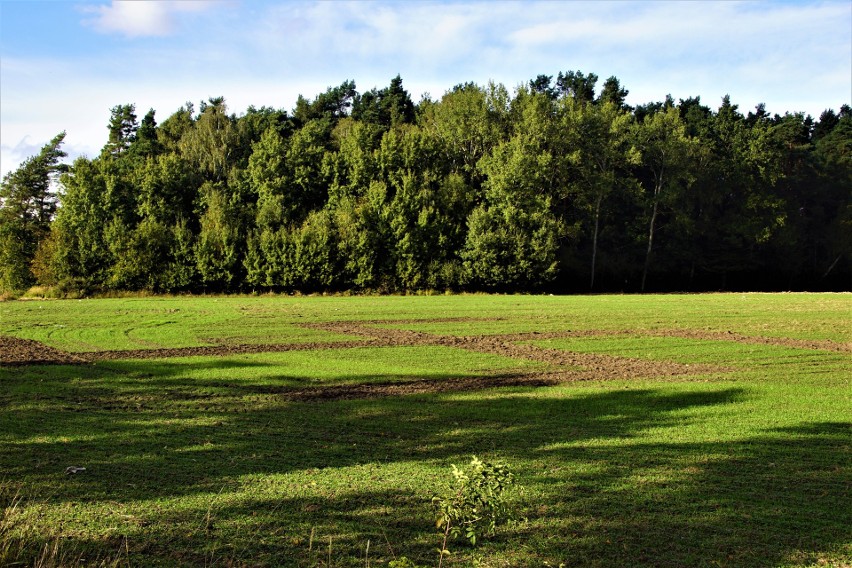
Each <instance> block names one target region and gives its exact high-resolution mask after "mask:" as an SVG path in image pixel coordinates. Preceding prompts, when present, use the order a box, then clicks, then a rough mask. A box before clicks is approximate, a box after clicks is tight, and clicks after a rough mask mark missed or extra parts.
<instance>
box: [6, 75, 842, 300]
mask: <svg viewBox="0 0 852 568" xmlns="http://www.w3.org/2000/svg"><path fill="white" fill-rule="evenodd" d="M554 77H555V78H554ZM627 94H628V90H627V89H626V88H625V87H624V86H623V85H622V84H621V83H620V81H619V80H618V79H617V78H616V77H609V78H608V79H607V80H606V81H605V82H604V83H603V85H601V86H600V89H599V90H598V76H597V75H596V74H594V73H584V72H582V71H578V70H576V71H567V72H562V71H560V72H558V73H556V75H555V76H554V75H546V74H541V75H538V76H536V77H535V78H532V79H530V80H529V81H527V82H524V83H522V85H521V86H520V87H518V88H517V89H516V90H515V91H514V92H510V91H509V90H508V89H506V88H505V87H504V86H503V85H496V84H493V83H491V84H488V85H477V84H474V83H464V84H460V85H457V86H455V87H453V88H451V89H449V90H447V92H446V93H444V94H443V96H441V97H440V98H438V99H432V98H430V97H428V96H427V97H424V98H423V99H422V100H420V101H419V102H417V103H414V102H413V101H412V99H411V97H410V95H409V93H408V91H407V90H406V89H405V88H404V86H403V80H402V78H401V77H400V76H396V77H394V78H393V79H391V81H390V83H389V84H388V85H387V86H385V87H381V88H379V87H376V88H372V89H370V90H367V91H364V92H359V91H358V90H357V88H356V85H355V82H354V81H352V80H346V81H344V82H342V83H341V84H340V85H339V86H336V87H330V88H328V89H327V90H326V91H325V92H323V93H320V94H318V95H316V96H315V97H314V98H313V99H308V98H305V97H303V96H300V97H299V99H298V101H297V102H296V106H295V108H294V109H292V110H291V111H286V110H283V109H273V108H266V107H264V108H260V109H257V108H255V107H249V109H247V111H246V112H245V113H243V114H241V115H236V114H233V113H231V112H230V111H229V109H228V107H227V105H226V101H225V99H224V98H222V97H215V98H210V99H208V100H207V101H202V102H201V103H200V104H199V105H198V111H197V112H196V107H195V105H193V104H192V103H186V104H185V105H184V106H182V107H181V108H179V109H177V110H176V111H175V112H174V113H173V114H172V115H170V116H168V117H166V118H165V120H162V121H161V122H159V123H158V121H157V119H156V116H157V115H156V112H155V110H154V109H150V110H149V111H148V112H147V113H146V114H145V115H144V117H143V118H142V121H141V122H139V121H138V118H137V114H136V107H135V105H134V104H128V103H124V104H119V105H117V106H115V107H113V108H112V109H111V116H110V120H109V123H108V124H107V125H106V126H107V133H108V136H107V137H106V141H105V144H104V147H103V151H102V152H101V153H100V154H99V155H97V156H95V157H92V158H88V157H81V158H78V159H76V160H75V161H74V163H73V164H71V165H70V166H64V165H62V164H61V159H62V158H63V157H65V153H64V152H63V151H62V150H61V145H62V142H63V139H64V133H62V134H59V135H58V136H56V137H55V138H54V139H53V140H51V141H50V143H48V144H47V145H46V146H45V147H44V148H43V149H42V150H41V151H40V152H39V153H38V154H37V155H36V156H33V157H31V158H29V159H28V160H27V161H25V162H24V163H23V164H22V165H21V166H20V167H19V168H18V169H17V170H15V171H14V172H11V173H10V174H8V175H7V176H5V177H4V179H3V181H2V188H0V222H1V223H2V225H0V289H4V290H21V289H25V288H26V287H28V286H31V285H33V284H36V283H39V284H44V285H52V286H57V287H59V289H61V290H77V291H83V292H97V291H109V290H150V291H154V292H203V291H215V292H235V291H292V290H300V291H306V292H308V291H325V290H377V291H388V292H390V291H416V290H425V289H437V290H444V289H450V290H497V291H534V290H547V291H556V292H581V291H645V290H648V291H650V290H657V291H659V290H726V289H727V290H732V289H736V290H780V289H813V290H849V289H852V109H850V107H849V105H848V104H843V105H842V106H840V107H839V110H836V111H835V110H833V109H826V110H825V111H824V112H823V113H821V115H820V116H819V117H818V118H817V119H814V118H813V117H810V116H806V115H804V114H802V113H797V112H785V113H784V114H774V115H770V113H769V112H768V111H767V109H766V108H765V107H764V105H758V107H756V108H755V109H754V111H752V112H749V113H747V115H743V114H742V113H741V112H740V110H739V108H738V106H737V105H736V104H734V103H733V102H732V101H731V100H730V98H729V97H727V96H725V97H723V98H721V100H720V104H719V106H718V108H715V109H713V108H711V107H710V106H707V105H705V104H703V102H702V101H701V99H700V97H690V98H687V99H681V100H680V101H677V102H676V101H675V100H674V99H673V98H672V97H667V98H666V100H664V101H651V102H648V103H646V104H641V105H638V106H636V107H635V108H632V107H630V106H628V105H627V104H626V102H625V100H626V97H627Z"/></svg>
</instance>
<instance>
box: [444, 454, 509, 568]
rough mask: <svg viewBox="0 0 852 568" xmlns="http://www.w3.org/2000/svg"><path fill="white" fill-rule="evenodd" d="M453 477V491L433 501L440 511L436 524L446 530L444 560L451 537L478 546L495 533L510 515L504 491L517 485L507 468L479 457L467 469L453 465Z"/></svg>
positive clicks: (474, 457) (474, 458)
mask: <svg viewBox="0 0 852 568" xmlns="http://www.w3.org/2000/svg"><path fill="white" fill-rule="evenodd" d="M453 478H454V483H453V486H452V488H451V490H450V492H449V493H448V494H447V495H444V496H442V497H434V498H433V499H432V504H433V505H434V506H435V508H436V509H437V511H438V520H437V523H436V525H437V527H438V528H440V529H443V530H444V546H443V547H442V549H441V551H440V553H441V556H442V557H443V556H444V555H445V554H447V550H446V542H447V537H448V536H452V537H453V538H459V537H464V538H465V539H466V540H468V541H469V542H470V543H471V544H472V545H475V544H476V541H477V539H478V538H480V537H481V536H485V535H491V534H494V531H495V529H496V528H497V524H498V523H500V522H502V521H504V520H506V519H507V518H508V516H509V509H508V506H507V504H506V498H505V492H506V489H507V488H508V487H510V486H511V485H513V484H514V482H515V476H514V475H513V474H512V472H511V471H510V470H509V467H508V466H507V465H505V464H502V463H499V462H484V461H482V460H480V459H479V458H477V457H476V456H473V459H472V460H471V462H470V465H469V466H468V467H467V468H465V469H461V468H458V467H456V466H455V465H453Z"/></svg>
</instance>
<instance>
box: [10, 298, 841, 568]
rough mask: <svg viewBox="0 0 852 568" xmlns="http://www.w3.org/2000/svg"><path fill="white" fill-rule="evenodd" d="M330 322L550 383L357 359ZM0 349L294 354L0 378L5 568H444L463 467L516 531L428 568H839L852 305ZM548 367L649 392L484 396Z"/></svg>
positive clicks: (33, 315)
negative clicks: (499, 474)
mask: <svg viewBox="0 0 852 568" xmlns="http://www.w3.org/2000/svg"><path fill="white" fill-rule="evenodd" d="M334 322H361V325H362V326H364V327H367V328H374V329H377V330H390V331H394V330H395V331H408V332H420V333H421V334H429V335H428V337H462V336H484V337H486V338H496V339H495V341H496V342H497V343H499V342H501V341H505V342H506V343H507V344H512V345H517V346H522V347H527V348H530V349H533V348H535V349H539V350H541V352H542V353H546V354H550V355H549V356H550V359H546V358H545V359H539V360H536V359H531V358H523V357H517V356H509V355H506V354H500V353H497V352H484V351H482V350H479V351H477V350H473V349H465V348H462V347H461V346H454V345H451V344H441V343H439V342H436V343H435V344H429V343H428V342H425V343H423V344H416V345H402V344H401V345H386V346H375V345H369V344H367V343H365V345H363V346H358V345H352V344H351V342H353V341H366V340H365V339H364V337H363V336H354V335H351V334H347V333H344V332H341V331H340V330H334V329H331V327H330V326H326V327H328V329H323V328H322V327H323V326H322V324H330V323H334ZM306 325H308V326H309V327H306ZM536 333H538V334H541V335H542V337H541V338H536V337H535V335H536ZM509 334H515V335H518V336H517V337H512V338H509V337H508V336H509ZM519 334H526V335H523V336H521V335H519ZM548 334H550V335H548ZM560 334H561V335H560ZM0 335H3V336H11V337H17V338H22V339H31V340H36V341H39V342H42V343H44V344H46V345H48V346H50V347H53V348H56V349H60V350H63V351H67V352H72V353H80V354H90V353H98V352H103V351H112V350H151V349H164V348H193V347H204V346H217V345H258V344H261V345H262V344H294V345H300V344H301V345H302V347H301V348H300V349H298V350H292V351H276V352H261V353H241V352H235V353H226V354H222V355H217V356H199V355H194V354H191V352H188V354H187V356H181V357H169V358H144V354H143V356H142V358H130V357H128V358H121V359H116V360H96V361H95V362H92V363H86V364H79V365H23V366H0V508H2V515H0V565H20V566H33V565H42V566H48V565H63V566H74V565H81V566H84V565H85V566H88V565H99V564H100V565H117V566H127V565H130V566H301V567H313V566H340V567H345V566H373V567H378V566H388V565H389V564H391V563H392V562H393V561H394V560H397V561H399V560H400V559H401V558H402V557H406V558H408V559H410V560H411V561H413V562H414V563H416V564H417V565H420V566H436V565H437V564H438V552H437V550H438V549H439V547H440V545H441V539H442V534H441V532H440V531H439V530H438V529H436V528H435V519H436V516H435V512H434V510H433V508H432V505H431V498H432V497H433V496H434V495H437V494H441V493H444V492H446V491H447V488H448V487H449V485H450V483H451V481H452V476H451V473H450V472H451V465H452V464H456V465H463V464H466V463H468V462H469V461H470V459H471V456H472V455H477V456H479V457H481V458H486V459H496V460H500V461H502V462H504V463H506V464H508V465H509V466H510V468H511V469H512V471H513V472H514V474H515V476H516V479H517V481H518V484H519V485H518V487H517V488H516V490H514V491H513V492H512V493H510V495H509V501H510V505H511V508H512V510H513V511H514V516H513V519H512V520H511V521H510V522H509V523H508V524H503V525H501V526H500V527H499V528H498V530H497V532H496V534H494V535H493V536H490V537H488V538H486V539H484V540H482V541H481V542H478V543H477V545H476V546H470V545H468V544H465V543H464V542H462V541H454V542H451V543H450V544H449V549H450V550H451V552H452V554H451V555H450V556H447V557H445V558H444V559H443V565H444V566H484V567H498V566H542V567H543V566H553V567H556V566H560V565H564V566H566V567H569V566H600V567H610V566H672V567H675V566H715V567H743V568H744V567H755V566H757V567H759V566H835V567H841V566H847V567H848V566H852V381H850V377H852V354H850V350H849V343H850V340H852V295H850V294H706V295H655V296H573V297H571V296H568V297H553V296H489V295H469V296H414V297H404V296H389V297H288V296H254V297H151V298H127V299H87V300H61V301H60V300H57V301H13V302H4V303H0ZM504 335H505V336H506V338H505V340H504V339H501V336H504ZM343 342H348V343H347V344H346V345H345V346H341V345H335V344H336V343H343ZM306 344H308V345H306ZM561 352H565V353H575V354H585V355H597V356H601V357H606V358H608V359H607V360H613V361H622V360H628V359H629V360H640V361H644V362H647V363H648V368H649V369H651V372H649V373H645V374H643V376H626V377H625V376H622V375H610V374H608V373H607V372H606V371H605V370H604V371H601V372H598V373H597V374H595V375H594V377H592V378H588V377H586V378H585V379H584V380H566V381H564V382H557V383H556V384H546V385H544V386H541V385H533V384H530V385H524V384H516V385H513V386H499V387H493V386H491V387H489V386H488V382H487V381H488V380H489V378H493V377H504V376H519V377H522V376H527V375H528V374H543V375H546V374H548V373H550V374H551V375H552V376H557V377H558V376H560V375H559V373H561V372H565V373H568V372H569V371H570V370H571V369H568V368H567V367H564V368H562V367H560V366H559V365H557V364H555V363H553V362H552V360H553V356H552V354H553V353H561ZM507 353H509V351H507ZM665 362H676V363H680V364H683V365H695V366H696V368H697V369H698V371H697V372H691V373H683V374H675V375H672V374H664V373H662V372H661V373H659V374H655V373H654V372H653V368H654V366H653V365H654V364H656V363H665ZM565 376H571V375H567V374H566V375H565ZM468 379H470V380H474V379H482V380H483V385H485V386H484V387H483V388H477V389H471V388H467V389H465V390H459V391H452V390H445V389H435V392H430V391H429V390H428V388H427V389H426V390H421V391H418V392H411V393H405V392H402V393H401V394H399V393H397V394H393V393H391V394H385V395H377V396H372V395H369V394H368V395H365V394H364V393H365V392H366V393H369V392H370V391H369V388H370V387H376V388H384V387H385V386H386V385H389V384H390V385H408V384H415V383H416V384H432V385H448V384H449V385H451V384H452V383H453V381H463V380H468ZM422 381H428V383H422ZM352 387H358V389H360V390H358V391H357V392H358V393H361V394H355V395H347V396H337V395H330V396H324V397H320V398H310V397H302V398H299V397H294V396H290V395H289V394H288V393H294V392H298V393H305V392H308V393H309V392H313V391H312V390H311V389H324V388H339V389H342V390H341V391H333V392H354V391H351V390H346V389H347V388H352ZM324 392H326V391H324ZM328 392H332V391H328ZM68 466H82V467H85V468H86V470H85V471H84V472H82V473H79V474H76V475H66V474H65V473H64V472H65V468H66V467H68Z"/></svg>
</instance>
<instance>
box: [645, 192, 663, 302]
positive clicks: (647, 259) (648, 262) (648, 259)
mask: <svg viewBox="0 0 852 568" xmlns="http://www.w3.org/2000/svg"><path fill="white" fill-rule="evenodd" d="M661 186H662V182H661V181H660V182H658V183H657V187H655V188H654V208H653V209H652V210H651V228H650V229H649V230H648V250H647V251H646V252H645V268H643V269H642V288H641V291H642V292H644V291H645V281H646V280H647V278H648V267H649V266H651V249H652V248H653V246H654V225H655V224H656V222H657V207H658V205H659V203H660V199H659V195H660V189H661Z"/></svg>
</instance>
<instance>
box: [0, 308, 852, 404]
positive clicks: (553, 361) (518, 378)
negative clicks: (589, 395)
mask: <svg viewBox="0 0 852 568" xmlns="http://www.w3.org/2000/svg"><path fill="white" fill-rule="evenodd" d="M423 321H427V320H423ZM428 321H430V322H431V321H433V320H428ZM440 321H468V320H459V319H452V320H450V319H449V318H446V319H441V320H440ZM469 321H473V320H469ZM401 323H422V322H421V321H419V320H417V321H395V320H383V321H378V320H377V321H363V322H329V323H319V324H305V325H304V326H305V327H307V328H311V329H319V330H323V331H330V332H334V333H340V334H345V335H349V336H351V337H353V340H351V341H336V342H310V343H285V344H263V345H258V344H234V345H228V344H222V345H213V346H206V347H188V348H171V349H144V350H124V351H100V352H91V353H78V354H71V353H66V352H63V351H60V350H58V349H54V348H51V347H48V346H46V345H44V344H42V343H39V342H37V341H32V340H27V339H18V338H13V337H5V336H0V366H11V365H29V364H81V363H91V362H95V361H103V360H114V359H151V358H164V357H186V356H228V355H237V354H249V353H270V352H283V351H309V350H317V349H342V348H360V347H393V346H403V347H404V346H444V347H454V348H458V349H465V350H468V351H475V352H478V353H489V354H495V355H502V356H506V357H510V358H515V359H527V360H532V361H538V362H541V363H545V364H547V365H548V366H549V367H550V369H548V370H547V371H531V372H522V373H514V374H502V375H489V376H485V377H458V378H455V379H451V380H448V379H442V380H434V379H422V380H413V381H406V382H387V383H370V384H354V385H338V386H329V387H312V388H305V389H289V388H280V389H272V390H270V392H271V393H274V394H279V395H281V396H282V397H283V398H286V399H288V400H304V401H307V400H331V399H353V398H374V397H385V396H398V395H403V394H417V393H435V392H449V391H467V390H477V389H482V388H492V387H501V386H544V385H553V384H558V383H564V382H574V381H588V380H607V379H618V378H625V379H626V378H638V377H666V376H667V377H674V376H685V375H695V374H708V373H718V372H725V371H728V370H729V369H725V368H721V367H719V366H714V365H703V364H699V365H687V364H683V363H677V362H674V361H650V360H643V359H634V358H627V357H615V356H610V355H602V354H593V353H575V352H570V351H565V350H561V349H548V348H544V347H538V346H536V345H530V344H527V343H523V342H526V341H534V340H540V339H560V338H571V337H594V336H598V337H600V336H637V335H639V336H653V337H681V338H687V339H705V340H707V339H709V340H719V341H735V342H740V343H752V344H762V345H780V346H788V347H798V348H807V349H820V350H829V351H850V350H852V349H850V344H848V343H847V344H842V343H837V342H831V341H806V340H796V339H785V338H768V337H750V336H744V335H740V334H737V333H732V332H714V331H701V330H632V331H627V330H625V331H612V330H608V331H602V330H577V331H561V332H541V333H539V332H533V333H514V334H503V335H477V336H463V337H456V336H448V335H435V334H430V333H423V332H418V331H410V330H403V329H387V328H382V327H376V326H380V325H392V324H401ZM355 338H357V339H355Z"/></svg>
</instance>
